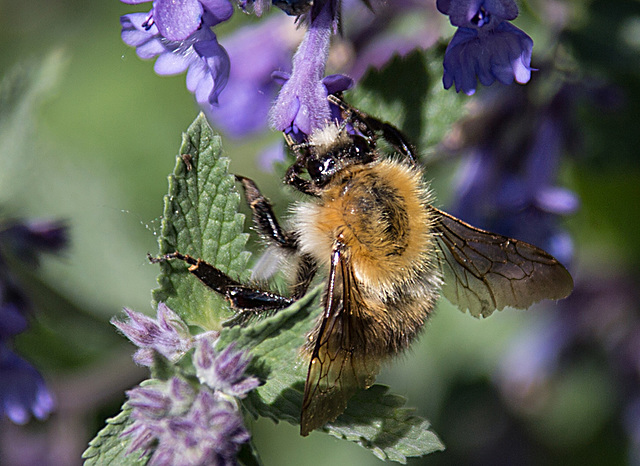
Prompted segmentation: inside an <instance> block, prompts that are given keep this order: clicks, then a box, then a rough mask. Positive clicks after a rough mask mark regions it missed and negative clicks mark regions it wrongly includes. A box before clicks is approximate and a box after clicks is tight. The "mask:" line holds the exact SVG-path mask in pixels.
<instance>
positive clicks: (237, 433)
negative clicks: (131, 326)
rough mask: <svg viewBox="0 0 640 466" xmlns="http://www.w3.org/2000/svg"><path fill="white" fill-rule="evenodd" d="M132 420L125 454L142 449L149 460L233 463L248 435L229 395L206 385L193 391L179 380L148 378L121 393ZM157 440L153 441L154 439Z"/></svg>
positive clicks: (152, 463) (159, 461) (174, 462)
mask: <svg viewBox="0 0 640 466" xmlns="http://www.w3.org/2000/svg"><path fill="white" fill-rule="evenodd" d="M127 395H128V396H129V402H128V403H129V406H131V407H132V408H133V409H132V412H131V418H132V419H133V424H132V425H131V427H129V428H128V429H127V430H126V431H124V432H123V433H122V436H130V437H131V444H130V447H129V453H131V452H134V451H141V454H142V455H145V454H148V453H149V452H150V451H151V450H153V448H154V444H155V445H157V446H155V451H154V452H153V455H152V456H151V458H150V460H149V464H150V465H174V464H180V465H185V466H189V465H194V466H195V465H205V464H207V465H209V464H210V465H227V464H236V455H237V453H238V450H239V449H240V445H241V444H243V443H246V442H247V441H249V439H250V435H249V432H248V431H247V429H246V428H245V427H244V424H243V420H242V416H241V414H240V411H239V409H238V405H237V403H236V401H235V400H234V399H233V398H229V397H227V396H226V395H224V394H222V393H220V392H214V391H212V390H210V389H208V388H207V387H201V388H200V390H199V391H198V392H196V391H195V390H194V389H193V388H191V386H190V385H189V384H188V383H187V382H185V381H184V380H182V379H179V378H177V377H173V378H172V379H171V380H168V381H153V382H151V383H146V384H145V385H144V386H140V387H137V388H134V389H133V390H130V391H129V392H127ZM156 442H157V443H156Z"/></svg>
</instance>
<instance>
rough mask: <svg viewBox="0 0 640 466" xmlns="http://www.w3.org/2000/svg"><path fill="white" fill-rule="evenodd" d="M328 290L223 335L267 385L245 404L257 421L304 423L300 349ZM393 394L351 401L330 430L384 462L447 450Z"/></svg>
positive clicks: (376, 390)
mask: <svg viewBox="0 0 640 466" xmlns="http://www.w3.org/2000/svg"><path fill="white" fill-rule="evenodd" d="M323 288H324V285H320V286H318V287H316V288H315V289H313V290H312V291H311V292H309V293H307V295H306V296H305V297H304V298H303V299H301V300H299V301H297V302H296V303H295V304H293V305H292V306H290V307H289V308H287V309H285V310H282V311H280V312H278V313H277V314H275V315H274V316H272V317H269V318H267V319H264V320H262V321H259V322H257V323H255V324H254V325H251V326H248V327H245V328H241V327H234V328H230V329H225V330H223V331H222V333H221V335H220V339H219V341H218V342H219V343H218V344H219V348H222V347H224V346H226V345H228V344H230V343H231V342H235V344H236V345H237V348H243V349H247V350H249V351H250V352H251V356H252V357H253V359H252V361H251V365H250V366H249V369H248V372H250V373H252V374H254V375H256V376H258V377H259V378H260V379H262V380H265V384H264V385H262V386H260V387H258V388H257V389H256V390H254V391H252V392H251V393H249V396H248V397H247V399H246V400H245V406H246V407H247V409H248V410H249V411H250V412H251V413H252V414H254V415H255V416H257V415H260V416H264V417H268V418H270V419H272V420H273V421H275V422H279V421H287V422H289V423H291V424H294V425H298V424H299V423H300V410H301V408H302V395H303V390H304V382H305V380H306V376H307V368H308V360H307V359H306V358H305V357H302V356H301V353H300V348H301V347H302V346H303V345H304V343H305V341H306V335H307V333H308V332H309V330H311V328H312V327H313V324H314V322H315V321H316V319H318V318H319V317H320V314H321V312H322V308H321V306H320V300H319V299H318V298H319V296H320V295H321V292H322V290H323ZM387 392H388V388H387V387H384V386H381V385H374V386H373V387H371V388H369V389H368V390H363V391H362V392H359V393H358V394H357V395H356V396H354V397H353V398H352V399H351V400H350V401H349V404H348V407H347V410H346V411H345V413H344V414H343V415H342V416H340V417H339V418H338V419H337V420H336V421H335V422H332V423H330V424H328V425H327V426H325V428H324V430H325V431H326V432H328V433H329V434H331V435H333V436H335V437H338V438H343V439H346V440H349V441H352V442H355V443H358V444H359V445H361V446H363V447H364V448H367V449H369V450H371V451H372V452H373V453H374V454H375V455H376V456H377V457H378V458H381V459H389V460H393V461H398V462H401V463H405V462H406V458H407V457H409V456H422V455H425V454H427V453H431V452H434V451H437V450H442V449H444V446H443V445H442V443H441V442H440V440H439V439H438V437H437V436H436V434H435V433H433V432H432V431H431V430H429V426H430V424H429V422H428V421H426V420H425V419H422V418H420V417H418V416H415V415H413V414H412V413H413V411H412V410H411V409H407V408H405V407H404V404H405V399H404V398H403V397H401V396H398V395H393V394H389V393H387Z"/></svg>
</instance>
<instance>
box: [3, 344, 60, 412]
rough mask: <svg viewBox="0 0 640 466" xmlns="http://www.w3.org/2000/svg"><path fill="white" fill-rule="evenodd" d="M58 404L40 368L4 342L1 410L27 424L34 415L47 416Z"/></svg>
mask: <svg viewBox="0 0 640 466" xmlns="http://www.w3.org/2000/svg"><path fill="white" fill-rule="evenodd" d="M54 407H55V401H54V399H53V396H52V394H51V392H49V390H48V389H47V386H46V385H45V382H44V379H43V378H42V376H41V375H40V374H39V373H38V371H37V370H35V369H34V368H33V367H32V366H31V365H30V364H29V363H28V362H27V361H25V360H24V359H22V358H20V357H19V356H18V355H16V354H15V353H13V352H12V351H10V350H9V349H8V348H6V347H5V346H4V344H3V343H2V342H0V414H2V413H4V414H5V415H6V416H7V417H8V418H9V419H11V421H12V422H15V423H16V424H25V423H26V422H27V421H28V420H29V418H30V417H31V415H33V416H35V417H36V418H37V419H40V420H42V419H45V418H46V417H47V416H48V415H49V414H50V413H51V411H53V408H54Z"/></svg>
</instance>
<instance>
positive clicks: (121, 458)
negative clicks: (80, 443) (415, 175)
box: [82, 405, 147, 466]
mask: <svg viewBox="0 0 640 466" xmlns="http://www.w3.org/2000/svg"><path fill="white" fill-rule="evenodd" d="M130 413H131V409H130V408H128V407H127V406H126V405H125V406H124V407H123V408H122V411H121V412H120V414H118V415H117V416H116V417H112V418H110V419H107V425H106V426H105V427H104V428H103V429H102V430H101V431H100V432H98V435H96V437H95V438H94V439H93V440H91V442H89V448H87V449H86V450H85V452H84V453H83V454H82V458H83V459H84V460H85V461H84V464H85V466H93V465H96V466H97V465H100V466H105V465H114V466H116V465H117V466H120V465H122V466H139V465H144V464H147V458H146V457H142V458H141V457H140V454H139V453H136V452H134V453H132V454H127V450H128V449H129V444H130V439H129V437H121V436H120V434H122V432H124V431H125V429H127V428H128V427H129V426H130V425H131V420H130V418H129V414H130Z"/></svg>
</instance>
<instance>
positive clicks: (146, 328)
mask: <svg viewBox="0 0 640 466" xmlns="http://www.w3.org/2000/svg"><path fill="white" fill-rule="evenodd" d="M124 312H126V313H127V316H128V317H129V320H128V321H127V322H120V321H117V320H115V319H112V320H111V323H112V324H113V325H115V326H116V327H117V328H118V329H119V330H120V331H121V332H122V333H123V334H124V335H125V336H126V337H127V338H128V339H129V340H131V342H132V343H134V344H135V345H137V346H138V347H140V349H139V350H138V351H137V352H136V353H135V354H134V356H133V359H134V361H135V362H136V363H138V364H141V365H143V366H151V365H152V364H153V355H154V352H158V353H160V354H161V355H162V356H164V357H165V358H167V359H168V360H169V361H171V362H174V363H175V362H177V361H178V360H180V359H181V358H182V356H184V355H185V354H186V353H187V351H189V350H190V349H191V347H192V346H193V338H192V337H191V334H190V333H189V328H188V327H187V325H186V324H185V323H184V322H183V321H182V320H181V319H180V317H179V316H178V315H177V314H176V313H175V312H173V311H172V310H171V309H169V308H168V307H167V305H166V304H164V303H159V304H158V317H157V319H152V318H151V317H147V316H146V315H144V314H140V313H139V312H134V311H131V310H129V309H126V308H125V309H124Z"/></svg>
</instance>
